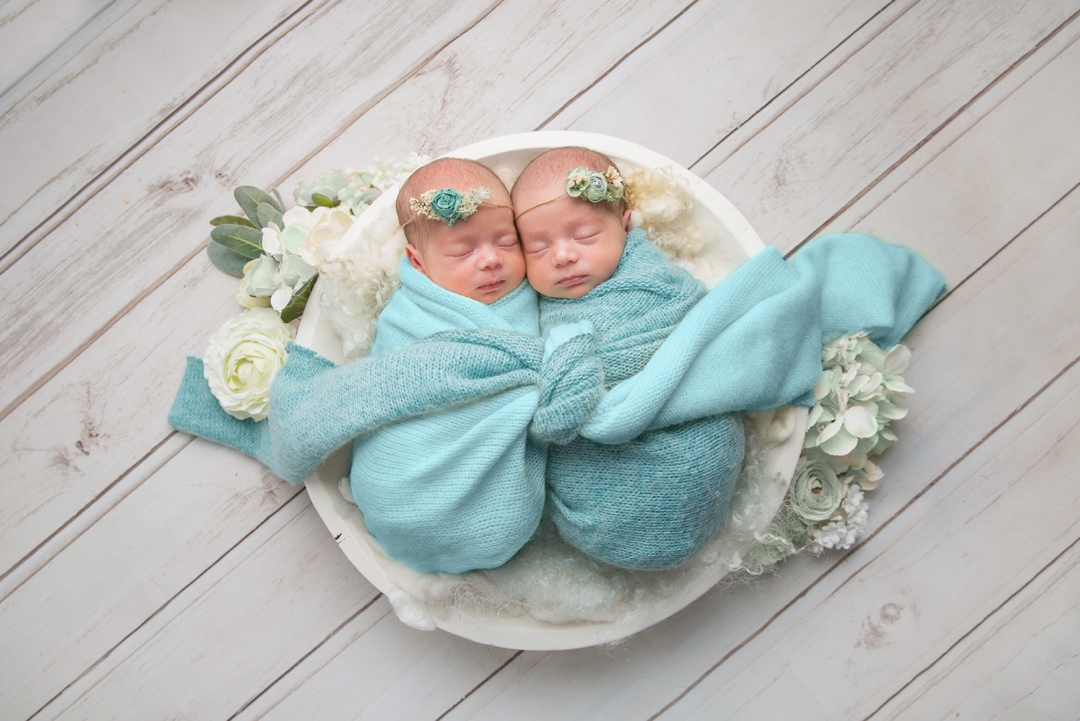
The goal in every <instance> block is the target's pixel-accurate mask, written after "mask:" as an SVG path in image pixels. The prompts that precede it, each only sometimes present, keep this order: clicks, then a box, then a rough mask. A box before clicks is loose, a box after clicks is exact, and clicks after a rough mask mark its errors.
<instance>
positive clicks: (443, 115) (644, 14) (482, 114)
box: [287, 0, 715, 187]
mask: <svg viewBox="0 0 1080 721" xmlns="http://www.w3.org/2000/svg"><path fill="white" fill-rule="evenodd" d="M714 1H715V0H714ZM690 4H691V3H690V2H689V0H684V1H683V2H678V3H644V4H643V3H635V2H633V1H632V0H609V1H608V2H605V3H604V5H603V10H602V11H597V8H596V7H595V6H591V5H587V4H585V5H583V4H581V3H573V2H566V1H565V0H564V1H563V2H560V3H557V4H554V3H551V2H548V3H543V2H534V1H533V0H522V1H521V2H516V3H503V4H501V5H499V6H498V7H497V8H495V9H494V10H493V11H492V13H491V14H490V15H489V16H488V17H486V18H484V21H483V22H481V23H479V24H478V25H477V26H476V27H475V28H473V29H472V30H471V31H470V32H469V35H468V36H467V37H463V38H462V39H461V40H459V41H458V42H455V43H452V44H451V45H449V46H448V47H447V48H445V49H444V50H443V51H442V52H440V53H439V55H438V56H437V57H435V58H433V59H432V61H431V62H430V63H428V64H427V65H426V66H425V67H424V69H423V71H422V72H420V73H418V74H417V75H416V76H415V77H413V78H410V79H409V81H408V82H406V83H404V84H403V85H402V86H401V87H400V88H398V89H397V90H396V91H395V92H394V93H393V94H392V95H390V96H388V97H387V98H385V99H384V100H383V101H382V102H380V103H379V104H378V105H376V106H375V107H374V108H372V109H371V110H370V111H369V112H367V113H365V114H364V115H362V116H359V117H358V118H357V119H356V121H355V122H354V123H352V124H351V125H349V127H348V128H346V129H343V130H342V132H341V134H340V135H339V136H338V137H336V138H335V139H334V140H333V142H331V143H328V144H327V145H326V146H325V147H324V148H321V149H320V151H319V152H318V153H316V154H314V155H313V156H312V157H311V158H310V159H309V160H308V161H307V162H305V163H304V164H303V165H302V166H300V167H298V168H296V170H295V171H294V172H293V173H292V174H291V175H290V176H289V179H288V182H287V185H288V186H289V187H291V186H292V184H293V183H295V182H297V181H298V180H301V179H304V178H307V177H311V176H312V175H314V174H317V173H320V172H323V171H324V170H326V169H327V168H338V167H341V165H342V163H343V162H344V159H346V158H355V157H369V156H370V154H371V150H370V148H372V147H376V148H383V149H385V150H382V151H380V152H381V153H390V154H391V155H398V154H403V153H407V152H409V151H413V150H416V151H420V152H424V153H430V154H438V153H442V152H445V151H447V150H450V149H452V148H455V147H460V146H462V145H467V144H469V143H474V142H476V141H479V140H483V139H485V138H489V137H492V136H496V135H504V134H507V133H519V132H525V131H529V130H535V129H537V128H538V127H540V125H541V124H542V123H543V122H544V121H545V120H546V119H547V118H549V117H551V116H552V115H553V114H554V113H555V112H556V111H558V109H559V108H561V107H562V106H563V105H565V104H566V103H567V102H569V100H570V99H572V98H573V97H574V96H576V95H577V94H578V93H580V92H581V91H582V90H585V89H586V88H588V87H590V86H591V85H592V84H593V82H595V80H596V79H597V78H598V77H600V76H601V75H602V74H603V73H605V72H607V71H608V70H609V69H610V68H612V67H613V66H615V65H616V64H618V63H619V62H620V60H621V59H622V58H623V57H624V56H625V55H626V54H627V53H628V52H630V51H631V50H632V49H634V48H635V47H637V46H638V45H640V44H641V43H642V42H644V41H646V40H647V39H649V38H650V37H652V36H653V35H655V34H657V33H658V32H659V31H661V30H662V29H663V28H664V26H665V25H667V23H669V22H670V21H671V19H672V18H674V17H677V16H678V15H679V14H680V13H681V12H682V11H683V10H684V8H685V7H686V6H688V5H690ZM493 57H497V58H501V60H500V61H499V70H498V72H492V71H491V67H492V58H493ZM508 58H509V59H512V64H508V62H507V59H508ZM605 132H608V133H610V134H613V135H618V134H619V130H618V128H616V127H612V128H607V129H606V131H605Z"/></svg>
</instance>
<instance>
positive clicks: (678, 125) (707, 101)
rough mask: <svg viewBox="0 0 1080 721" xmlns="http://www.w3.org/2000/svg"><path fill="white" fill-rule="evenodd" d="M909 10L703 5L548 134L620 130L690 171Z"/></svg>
mask: <svg viewBox="0 0 1080 721" xmlns="http://www.w3.org/2000/svg"><path fill="white" fill-rule="evenodd" d="M911 4H912V3H911V2H910V1H908V2H887V1H886V0H881V1H880V2H857V1H856V2H849V1H847V0H836V1H835V2H833V1H830V2H814V3H797V4H795V3H793V4H780V3H775V4H769V3H765V4H762V3H759V2H753V1H752V0H728V1H727V2H716V3H697V4H695V5H694V6H693V7H692V8H690V9H689V10H688V11H687V12H686V13H684V14H683V15H681V16H680V17H679V18H678V19H676V21H675V22H673V23H672V24H671V25H670V26H668V27H666V28H664V30H663V31H662V32H660V33H659V34H658V35H657V37H656V38H655V39H654V40H652V41H651V42H649V43H647V44H646V45H644V46H642V47H641V48H639V49H638V50H637V51H635V52H634V53H633V54H632V55H630V56H629V57H628V58H626V60H625V61H623V62H622V63H620V64H619V65H618V66H617V67H615V68H613V69H612V71H611V72H610V73H608V74H607V75H605V76H604V77H603V78H601V79H600V80H599V81H597V82H596V83H595V84H594V85H592V86H591V87H589V88H588V89H587V90H586V91H585V92H584V93H582V95H581V96H580V97H577V98H575V99H574V100H573V102H571V103H570V104H569V105H568V106H567V107H565V108H564V109H562V110H561V111H560V112H559V113H558V115H556V116H555V117H553V118H552V119H551V120H550V121H548V122H547V123H546V124H545V125H544V126H543V127H544V129H570V130H587V131H592V132H597V133H611V132H613V129H614V131H616V132H615V134H616V135H618V136H619V137H621V138H626V139H627V140H632V141H634V142H636V143H640V144H642V145H644V146H645V147H647V148H650V149H652V150H655V151H657V152H659V153H662V154H664V155H666V156H667V157H669V158H671V159H672V160H674V161H676V162H678V163H680V164H682V165H684V166H688V167H689V166H691V165H693V164H694V163H696V162H697V161H698V160H699V159H701V157H702V156H703V155H705V154H706V153H708V152H709V151H710V150H712V149H713V148H714V147H715V146H716V145H717V144H718V143H720V142H721V141H722V140H723V139H724V138H726V137H727V136H728V135H730V133H731V132H732V131H733V130H735V129H736V128H739V127H741V126H742V125H743V124H744V123H746V122H747V121H748V120H749V119H750V118H753V117H755V116H756V115H758V114H759V113H761V112H763V111H765V109H766V108H767V107H768V106H769V105H771V104H772V103H774V102H775V101H777V99H778V98H779V97H781V96H783V95H785V92H784V91H786V90H788V89H789V88H790V87H791V85H792V83H795V82H796V81H799V80H801V79H803V78H805V77H806V75H807V73H809V72H810V71H811V70H813V69H815V68H816V67H817V66H818V65H827V64H829V63H830V61H832V62H836V63H837V64H841V63H842V62H843V58H845V57H846V56H849V55H850V54H852V53H853V52H855V51H856V50H857V49H858V48H859V47H861V45H862V44H864V43H865V42H868V41H869V40H871V39H872V38H873V36H874V35H875V34H876V32H880V30H879V29H877V28H874V27H873V26H874V25H876V24H878V23H882V22H884V23H890V22H893V21H895V19H896V17H897V16H898V15H901V14H903V11H904V8H905V6H909V5H911ZM879 15H880V16H881V17H879ZM864 30H872V31H871V32H863V31H864ZM853 34H859V35H860V36H861V37H858V38H851V36H852V35H853ZM849 38H851V39H852V40H854V42H850V41H848V39H849ZM840 46H844V47H843V49H842V50H841V51H840V52H838V53H834V50H836V49H838V48H839V47H840ZM834 56H838V57H834ZM812 88H813V84H810V83H803V87H802V88H800V90H801V91H802V92H803V93H805V92H808V91H809V90H810V89H812ZM653 109H656V110H659V112H657V111H654V110H653ZM660 109H662V110H660Z"/></svg>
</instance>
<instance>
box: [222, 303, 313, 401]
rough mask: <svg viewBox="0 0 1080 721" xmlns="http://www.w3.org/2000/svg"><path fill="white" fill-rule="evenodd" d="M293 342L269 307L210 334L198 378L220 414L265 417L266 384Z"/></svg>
mask: <svg viewBox="0 0 1080 721" xmlns="http://www.w3.org/2000/svg"><path fill="white" fill-rule="evenodd" d="M295 337H296V332H295V331H294V330H293V329H292V327H291V326H289V325H287V324H285V323H282V322H281V318H280V317H279V316H278V314H277V313H276V312H274V311H273V310H271V309H269V308H250V309H248V310H246V311H244V312H243V313H241V314H240V315H238V316H236V317H234V318H232V319H231V320H229V321H228V322H227V323H225V325H223V326H222V327H221V329H220V330H219V331H218V332H217V333H216V334H214V336H213V337H212V338H211V339H210V345H209V347H208V348H207V349H206V355H205V356H204V357H203V375H204V376H205V377H206V382H207V383H208V384H209V385H210V392H211V393H213V394H214V397H215V398H217V399H218V403H220V404H221V407H222V409H224V411H225V412H226V413H228V414H229V415H231V416H233V417H234V418H239V419H240V420H244V419H246V418H251V419H254V420H256V421H261V420H263V419H264V418H266V413H267V408H268V406H269V404H270V384H271V383H273V382H274V377H275V376H276V375H277V372H278V370H279V369H280V368H281V366H282V365H283V364H284V363H285V359H286V358H287V357H288V351H287V350H286V345H287V344H288V343H289V341H291V340H293V339H294V338H295Z"/></svg>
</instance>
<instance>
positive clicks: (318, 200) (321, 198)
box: [311, 193, 341, 208]
mask: <svg viewBox="0 0 1080 721" xmlns="http://www.w3.org/2000/svg"><path fill="white" fill-rule="evenodd" d="M311 201H312V202H313V203H315V205H316V207H323V208H336V207H338V206H339V205H341V201H340V200H338V199H337V198H334V199H333V200H331V199H330V198H327V197H326V196H325V195H319V194H318V193H312V194H311Z"/></svg>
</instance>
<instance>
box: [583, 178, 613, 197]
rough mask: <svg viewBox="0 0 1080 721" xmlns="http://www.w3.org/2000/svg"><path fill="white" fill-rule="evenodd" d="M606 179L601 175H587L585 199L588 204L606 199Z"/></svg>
mask: <svg viewBox="0 0 1080 721" xmlns="http://www.w3.org/2000/svg"><path fill="white" fill-rule="evenodd" d="M607 194H608V192H607V178H605V177H604V176H603V174H602V173H589V184H588V185H587V186H586V187H585V197H586V198H588V199H589V201H590V202H593V203H599V202H600V201H601V200H603V199H604V198H606V197H607Z"/></svg>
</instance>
